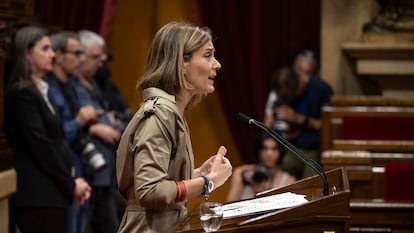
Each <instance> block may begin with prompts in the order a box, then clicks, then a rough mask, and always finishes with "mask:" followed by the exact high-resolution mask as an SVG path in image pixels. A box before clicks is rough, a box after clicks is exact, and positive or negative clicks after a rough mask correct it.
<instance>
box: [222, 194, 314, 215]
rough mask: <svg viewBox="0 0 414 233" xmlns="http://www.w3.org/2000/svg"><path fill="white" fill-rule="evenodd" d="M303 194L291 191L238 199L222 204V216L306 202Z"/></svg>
mask: <svg viewBox="0 0 414 233" xmlns="http://www.w3.org/2000/svg"><path fill="white" fill-rule="evenodd" d="M307 201H308V200H306V198H305V196H304V195H299V194H295V193H291V192H287V193H281V194H276V195H272V196H266V197H260V198H256V199H251V200H246V201H239V202H235V203H231V204H227V205H223V218H233V217H239V216H244V215H250V214H255V213H258V212H262V211H268V210H276V209H282V208H288V207H292V206H297V205H300V204H302V203H305V202H307Z"/></svg>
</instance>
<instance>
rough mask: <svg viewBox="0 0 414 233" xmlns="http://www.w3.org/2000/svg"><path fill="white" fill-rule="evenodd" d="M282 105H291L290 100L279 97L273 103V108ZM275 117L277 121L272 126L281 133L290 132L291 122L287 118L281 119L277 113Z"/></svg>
mask: <svg viewBox="0 0 414 233" xmlns="http://www.w3.org/2000/svg"><path fill="white" fill-rule="evenodd" d="M282 105H287V106H290V103H289V102H288V101H283V100H281V99H278V100H277V101H275V103H274V104H273V109H275V108H278V107H280V106H282ZM274 118H275V121H274V123H273V127H272V128H273V129H274V130H276V131H277V132H279V133H281V134H282V135H284V134H286V133H288V132H289V130H290V127H291V125H290V123H289V122H288V121H286V120H283V119H280V118H279V117H278V116H277V115H276V114H275V116H274Z"/></svg>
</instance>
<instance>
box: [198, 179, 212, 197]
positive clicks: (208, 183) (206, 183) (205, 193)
mask: <svg viewBox="0 0 414 233" xmlns="http://www.w3.org/2000/svg"><path fill="white" fill-rule="evenodd" d="M201 177H202V178H203V180H204V191H203V193H202V194H201V195H202V196H203V197H204V198H205V199H206V200H207V199H208V196H209V194H210V193H211V192H212V191H213V189H214V183H213V181H211V180H210V179H209V178H208V177H207V176H201Z"/></svg>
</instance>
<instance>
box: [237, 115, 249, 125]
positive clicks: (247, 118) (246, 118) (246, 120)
mask: <svg viewBox="0 0 414 233" xmlns="http://www.w3.org/2000/svg"><path fill="white" fill-rule="evenodd" d="M237 119H238V120H241V121H245V122H246V123H249V124H250V117H248V116H246V115H244V114H243V113H241V112H239V113H237Z"/></svg>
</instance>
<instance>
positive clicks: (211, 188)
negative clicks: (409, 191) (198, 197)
mask: <svg viewBox="0 0 414 233" xmlns="http://www.w3.org/2000/svg"><path fill="white" fill-rule="evenodd" d="M213 189H214V184H213V182H212V181H211V180H210V181H209V182H208V192H209V193H211V191H213Z"/></svg>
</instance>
